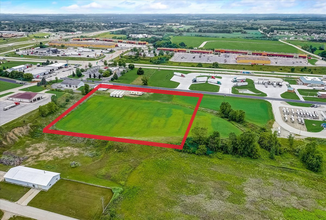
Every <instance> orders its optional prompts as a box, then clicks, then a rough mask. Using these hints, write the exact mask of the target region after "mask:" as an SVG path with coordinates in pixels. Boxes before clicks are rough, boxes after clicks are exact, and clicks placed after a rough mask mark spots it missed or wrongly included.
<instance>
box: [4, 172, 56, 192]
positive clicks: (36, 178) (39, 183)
mask: <svg viewBox="0 0 326 220" xmlns="http://www.w3.org/2000/svg"><path fill="white" fill-rule="evenodd" d="M4 179H5V181H6V182H8V183H12V184H16V185H21V186H25V187H30V188H36V189H40V190H45V191H47V190H49V189H50V188H51V186H53V185H54V184H55V183H56V182H57V181H58V180H59V179H60V173H54V172H50V171H45V170H39V169H34V168H30V167H24V166H17V167H14V168H11V169H10V170H9V171H8V172H7V173H6V174H5V175H4Z"/></svg>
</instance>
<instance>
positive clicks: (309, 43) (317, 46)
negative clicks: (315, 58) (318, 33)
mask: <svg viewBox="0 0 326 220" xmlns="http://www.w3.org/2000/svg"><path fill="white" fill-rule="evenodd" d="M286 42H288V43H290V44H293V45H296V46H299V47H302V46H304V45H308V46H310V45H312V46H313V47H316V48H317V50H316V51H315V53H314V54H319V53H320V52H322V50H319V47H320V46H323V45H324V47H325V49H326V43H319V42H313V41H300V40H287V41H286Z"/></svg>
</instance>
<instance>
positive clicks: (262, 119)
mask: <svg viewBox="0 0 326 220" xmlns="http://www.w3.org/2000/svg"><path fill="white" fill-rule="evenodd" d="M224 101H225V102H229V103H230V104H231V106H232V108H233V109H235V110H240V109H241V110H243V111H245V112H246V120H247V121H249V122H251V123H254V124H257V125H259V126H266V125H267V124H268V123H269V122H270V121H271V120H273V119H274V116H273V112H272V107H271V104H270V103H269V102H266V101H264V100H258V99H242V98H236V97H223V96H212V95H204V98H203V100H202V102H201V105H200V107H202V108H207V109H212V110H216V111H218V110H219V109H220V105H221V103H222V102H224Z"/></svg>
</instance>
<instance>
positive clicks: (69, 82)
mask: <svg viewBox="0 0 326 220" xmlns="http://www.w3.org/2000/svg"><path fill="white" fill-rule="evenodd" d="M80 82H81V81H80V80H77V79H69V78H68V79H64V80H63V81H62V83H61V84H65V85H74V86H78V85H79V83H80Z"/></svg>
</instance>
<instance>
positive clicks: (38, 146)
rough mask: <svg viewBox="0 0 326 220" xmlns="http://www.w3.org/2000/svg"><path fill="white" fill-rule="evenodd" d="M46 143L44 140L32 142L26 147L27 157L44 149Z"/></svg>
mask: <svg viewBox="0 0 326 220" xmlns="http://www.w3.org/2000/svg"><path fill="white" fill-rule="evenodd" d="M46 145H47V144H46V143H45V142H43V143H38V144H33V145H31V146H30V147H29V148H26V153H25V155H26V156H28V157H31V156H36V155H39V154H41V153H43V152H44V151H45V150H46Z"/></svg>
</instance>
